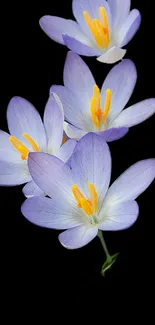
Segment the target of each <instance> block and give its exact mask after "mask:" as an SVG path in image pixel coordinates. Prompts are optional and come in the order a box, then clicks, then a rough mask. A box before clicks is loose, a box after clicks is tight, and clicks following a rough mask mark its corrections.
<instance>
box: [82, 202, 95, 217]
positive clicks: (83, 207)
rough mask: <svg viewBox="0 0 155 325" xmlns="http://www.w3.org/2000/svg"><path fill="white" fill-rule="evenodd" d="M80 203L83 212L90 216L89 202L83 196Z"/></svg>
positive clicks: (91, 211)
mask: <svg viewBox="0 0 155 325" xmlns="http://www.w3.org/2000/svg"><path fill="white" fill-rule="evenodd" d="M80 203H81V208H82V209H83V211H84V213H85V214H87V215H88V216H91V215H92V214H93V209H92V207H91V204H90V202H89V201H88V200H86V199H85V198H82V199H81V202H80Z"/></svg>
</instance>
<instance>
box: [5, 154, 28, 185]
mask: <svg viewBox="0 0 155 325" xmlns="http://www.w3.org/2000/svg"><path fill="white" fill-rule="evenodd" d="M30 180H31V176H30V174H29V171H28V167H27V163H25V164H21V163H14V162H11V161H10V162H9V161H2V160H1V161H0V185H3V186H15V185H20V184H24V183H27V182H29V181H30Z"/></svg>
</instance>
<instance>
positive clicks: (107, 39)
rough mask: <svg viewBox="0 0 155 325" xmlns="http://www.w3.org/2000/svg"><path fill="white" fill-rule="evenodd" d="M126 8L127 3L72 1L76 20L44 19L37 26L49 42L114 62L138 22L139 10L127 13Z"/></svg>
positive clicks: (122, 53) (121, 53) (110, 0)
mask: <svg viewBox="0 0 155 325" xmlns="http://www.w3.org/2000/svg"><path fill="white" fill-rule="evenodd" d="M130 6H131V1H130V0H108V1H105V0H73V3H72V7H73V14H74V17H75V19H76V21H73V20H70V19H64V18H60V17H55V16H44V17H42V18H41V19H40V26H41V28H42V29H43V30H44V32H45V33H46V34H47V35H48V36H49V37H50V38H51V39H53V40H54V41H56V42H58V43H60V44H64V45H66V46H67V47H68V48H69V49H70V50H72V51H73V52H75V53H77V54H80V55H85V56H96V57H97V60H98V61H100V62H104V63H115V62H117V61H118V60H120V59H122V58H123V56H124V55H125V53H126V50H125V49H122V47H124V46H125V45H126V44H127V43H129V41H130V40H131V39H132V38H133V36H134V35H135V33H136V32H137V30H138V28H139V26H140V23H141V15H140V13H139V11H138V10H137V9H133V10H131V11H130Z"/></svg>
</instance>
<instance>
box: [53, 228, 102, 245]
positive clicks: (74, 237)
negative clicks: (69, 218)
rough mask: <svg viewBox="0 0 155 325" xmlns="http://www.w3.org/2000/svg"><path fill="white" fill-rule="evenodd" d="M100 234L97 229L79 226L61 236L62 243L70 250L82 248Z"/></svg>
mask: <svg viewBox="0 0 155 325" xmlns="http://www.w3.org/2000/svg"><path fill="white" fill-rule="evenodd" d="M97 233H98V228H97V227H89V228H86V227H85V226H79V227H76V228H73V229H69V230H66V231H64V232H62V233H61V234H60V235H59V241H60V243H61V244H62V245H63V246H64V247H65V248H68V249H75V248H80V247H83V246H85V245H87V244H88V243H89V242H90V241H91V240H93V239H94V238H95V237H96V236H97Z"/></svg>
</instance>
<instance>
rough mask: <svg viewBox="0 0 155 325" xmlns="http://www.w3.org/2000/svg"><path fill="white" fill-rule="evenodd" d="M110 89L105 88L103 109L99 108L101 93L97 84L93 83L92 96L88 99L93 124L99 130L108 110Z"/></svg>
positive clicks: (110, 95)
mask: <svg viewBox="0 0 155 325" xmlns="http://www.w3.org/2000/svg"><path fill="white" fill-rule="evenodd" d="M111 97H112V91H111V89H107V90H106V98H105V105H104V110H103V111H102V108H101V94H100V90H99V88H98V87H97V85H94V88H93V96H92V98H91V101H90V112H91V118H92V122H93V124H94V125H95V126H96V127H97V128H98V130H99V131H100V126H101V123H105V122H106V120H107V117H108V114H109V111H110V105H111Z"/></svg>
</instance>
